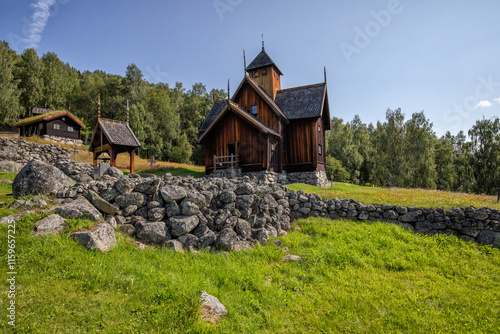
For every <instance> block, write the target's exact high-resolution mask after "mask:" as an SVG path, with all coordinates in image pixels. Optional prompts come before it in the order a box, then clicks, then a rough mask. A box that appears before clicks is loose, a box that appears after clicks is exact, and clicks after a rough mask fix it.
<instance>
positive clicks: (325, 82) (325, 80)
mask: <svg viewBox="0 0 500 334" xmlns="http://www.w3.org/2000/svg"><path fill="white" fill-rule="evenodd" d="M324 71H325V83H326V66H324Z"/></svg>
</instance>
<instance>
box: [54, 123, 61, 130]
mask: <svg viewBox="0 0 500 334" xmlns="http://www.w3.org/2000/svg"><path fill="white" fill-rule="evenodd" d="M53 128H54V130H61V125H60V124H54V126H53Z"/></svg>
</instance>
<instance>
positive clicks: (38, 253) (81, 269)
mask: <svg viewBox="0 0 500 334" xmlns="http://www.w3.org/2000/svg"><path fill="white" fill-rule="evenodd" d="M41 217H42V215H30V216H28V217H27V218H26V219H25V220H24V221H22V222H19V223H18V224H17V233H16V251H17V254H18V258H17V263H18V268H17V272H18V275H17V279H16V281H17V287H16V288H17V297H16V301H17V319H16V320H17V325H16V331H17V333H75V332H79V333H95V332H102V333H338V332H354V333H356V332H365V333H387V332H400V333H427V332H429V333H439V332H442V333H445V332H446V333H450V332H456V333H498V332H499V331H500V313H499V312H498V310H499V309H500V250H498V249H492V248H490V247H485V246H479V245H477V244H472V243H470V242H466V241H463V240H459V239H457V238H456V237H453V236H433V237H428V236H422V235H417V234H414V233H412V232H410V231H407V230H404V229H402V228H400V227H397V226H394V225H389V224H383V223H356V222H351V221H333V222H332V221H330V220H326V219H307V220H299V221H296V222H295V223H294V226H296V225H300V226H301V230H300V231H292V232H291V233H290V234H289V235H288V236H286V237H280V240H281V241H282V243H283V244H282V245H281V246H277V245H275V244H274V243H273V242H269V243H268V244H267V245H266V246H264V247H257V248H256V249H253V250H247V251H243V252H239V253H238V252H233V253H207V252H200V253H197V254H194V253H185V254H177V253H174V252H172V251H170V250H168V249H158V248H153V249H146V250H139V249H138V248H136V247H135V246H134V244H133V242H132V241H131V240H129V239H127V238H126V237H124V236H123V235H121V234H119V233H118V234H117V235H118V245H117V246H116V247H115V248H113V249H112V250H111V251H110V252H109V253H106V254H104V253H99V252H96V251H87V250H85V249H84V248H83V247H81V246H79V245H78V244H76V242H74V241H73V240H72V239H71V237H70V235H69V233H67V232H66V233H64V234H62V235H60V236H48V237H44V238H39V237H35V236H33V235H32V234H31V231H32V229H33V223H34V222H35V221H37V220H38V219H40V218H41ZM82 224H84V223H82V222H78V221H76V222H75V221H72V222H71V225H72V229H76V228H80V227H83V225H82ZM0 230H1V231H2V233H1V234H2V236H3V240H5V235H6V226H5V225H3V226H1V227H0ZM4 245H5V243H4ZM284 247H288V248H289V250H288V251H285V249H284ZM288 253H290V254H296V255H300V256H302V257H303V260H302V261H300V262H283V261H282V260H281V259H282V257H283V256H284V255H286V254H288ZM0 255H1V256H2V258H5V256H6V247H5V246H3V247H2V248H1V251H0ZM2 285H3V286H2V288H3V289H2V291H4V292H3V298H2V307H1V309H2V310H5V306H6V300H7V298H6V292H5V291H6V290H7V286H6V284H5V280H2ZM200 290H205V291H207V292H208V293H210V294H212V295H215V296H217V297H218V298H219V300H220V301H221V302H222V303H223V304H224V305H225V306H226V308H227V309H228V311H229V313H228V315H227V316H226V317H225V318H223V319H222V320H221V322H220V323H219V325H218V326H214V325H208V324H205V323H203V322H202V321H201V320H200V319H199V316H198V307H199V303H198V298H199V291H200ZM4 312H5V311H4ZM0 329H1V331H2V332H7V329H8V325H7V322H6V321H5V318H4V320H2V322H1V323H0Z"/></svg>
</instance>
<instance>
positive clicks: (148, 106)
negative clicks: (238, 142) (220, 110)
mask: <svg viewBox="0 0 500 334" xmlns="http://www.w3.org/2000/svg"><path fill="white" fill-rule="evenodd" d="M99 94H100V97H101V117H103V118H111V119H117V120H123V121H124V120H126V112H125V110H126V100H127V99H128V100H129V105H130V126H131V127H132V129H133V131H134V133H135V134H136V136H137V138H138V139H139V141H140V142H141V143H142V148H141V156H143V157H150V156H152V155H154V156H155V158H156V159H160V160H163V161H174V162H182V163H188V162H192V163H195V164H199V165H203V164H204V148H203V147H201V146H200V145H198V144H197V137H198V129H199V127H200V125H201V123H202V122H203V120H204V119H205V116H206V114H207V113H208V111H209V110H210V107H211V106H212V99H213V98H214V97H215V99H217V100H220V99H225V98H226V97H227V94H226V92H224V91H222V90H212V91H210V92H207V91H206V88H205V86H204V85H203V84H201V83H196V84H194V85H193V87H192V88H191V89H187V90H186V88H184V87H183V85H182V83H180V82H176V83H175V87H169V85H168V84H166V83H156V84H152V83H149V82H147V81H146V80H145V79H144V77H143V74H142V72H141V70H140V69H139V68H138V67H137V66H136V65H135V64H130V65H129V66H127V69H126V73H125V76H121V75H115V74H107V73H105V72H103V71H94V72H89V71H84V72H80V71H78V70H76V69H75V68H73V67H71V66H70V64H68V63H64V62H63V61H62V60H60V59H59V58H58V56H57V55H56V54H55V53H52V52H48V53H46V54H43V55H42V56H41V57H39V56H38V54H37V52H36V51H35V50H34V49H26V50H25V51H24V52H23V53H22V54H20V55H19V54H17V53H16V52H15V51H14V50H12V49H10V48H9V45H8V43H7V42H5V41H2V42H0V124H12V123H14V122H16V121H17V120H18V119H19V118H22V117H25V116H29V113H30V110H31V109H32V108H33V107H43V108H50V109H63V110H68V109H70V111H71V113H73V114H74V115H75V116H77V117H78V118H79V119H80V120H81V121H83V123H84V124H85V126H86V128H85V129H84V131H83V132H82V136H83V137H84V138H83V139H85V137H87V138H88V137H89V136H90V135H91V133H92V130H93V129H94V127H95V125H96V122H97V99H98V95H99Z"/></svg>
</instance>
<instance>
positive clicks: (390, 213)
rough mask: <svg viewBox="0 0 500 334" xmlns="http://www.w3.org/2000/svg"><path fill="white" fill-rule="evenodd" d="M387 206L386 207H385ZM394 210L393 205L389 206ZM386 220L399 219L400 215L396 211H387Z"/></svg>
mask: <svg viewBox="0 0 500 334" xmlns="http://www.w3.org/2000/svg"><path fill="white" fill-rule="evenodd" d="M384 206H386V205H384ZM389 206H390V207H391V208H392V205H389ZM384 218H386V219H398V214H397V213H396V211H394V210H387V211H385V212H384Z"/></svg>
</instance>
